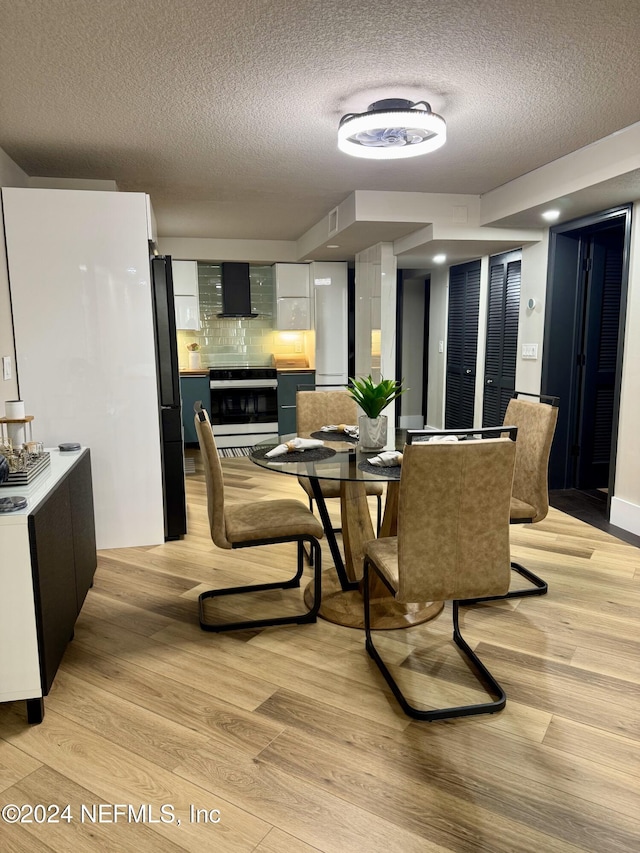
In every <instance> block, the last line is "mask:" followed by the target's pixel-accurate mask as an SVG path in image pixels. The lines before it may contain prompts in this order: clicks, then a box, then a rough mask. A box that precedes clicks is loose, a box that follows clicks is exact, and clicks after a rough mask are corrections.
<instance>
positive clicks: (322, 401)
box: [296, 386, 383, 532]
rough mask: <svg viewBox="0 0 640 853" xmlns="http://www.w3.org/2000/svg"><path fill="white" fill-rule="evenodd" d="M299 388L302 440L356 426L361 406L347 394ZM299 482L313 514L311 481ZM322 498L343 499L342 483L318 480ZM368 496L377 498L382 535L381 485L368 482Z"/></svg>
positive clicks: (297, 395)
mask: <svg viewBox="0 0 640 853" xmlns="http://www.w3.org/2000/svg"><path fill="white" fill-rule="evenodd" d="M305 387H309V386H303V387H302V388H299V389H298V391H297V392H296V429H297V433H298V435H300V436H309V435H311V433H312V432H317V431H318V430H319V429H320V428H321V427H323V426H328V425H329V424H336V425H339V424H357V423H358V406H357V404H356V401H355V400H354V399H353V397H352V396H351V395H350V394H349V393H348V392H347V391H345V390H341V389H335V388H334V389H333V390H330V391H329V390H327V391H323V390H321V389H319V388H318V386H316V390H303V389H304V388H305ZM298 482H299V483H300V485H301V486H302V488H303V489H304V490H305V492H306V493H307V497H308V498H309V509H311V510H313V489H312V486H311V481H310V479H309V478H308V477H300V478H298ZM318 482H319V484H320V488H321V490H322V496H323V497H324V498H325V499H326V498H339V497H340V481H339V480H319V481H318ZM365 490H366V493H367V495H375V497H376V499H377V505H378V506H377V526H376V529H377V531H378V532H379V531H380V524H381V522H382V494H383V485H382V483H375V482H372V481H371V482H368V483H366V484H365Z"/></svg>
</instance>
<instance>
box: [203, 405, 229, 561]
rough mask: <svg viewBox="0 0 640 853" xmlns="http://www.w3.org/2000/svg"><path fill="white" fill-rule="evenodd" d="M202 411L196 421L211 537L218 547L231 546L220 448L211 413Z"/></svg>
mask: <svg viewBox="0 0 640 853" xmlns="http://www.w3.org/2000/svg"><path fill="white" fill-rule="evenodd" d="M202 413H203V415H204V417H205V419H204V420H203V421H201V420H200V418H199V417H198V415H196V416H195V418H194V422H195V425H196V435H197V436H198V443H199V444H200V452H201V453H202V461H203V463H204V478H205V482H206V484H207V508H208V510H209V527H210V528H211V538H212V539H213V541H214V543H215V544H216V545H217V546H218V548H231V547H232V546H231V543H230V542H229V541H228V540H227V533H226V525H225V519H224V479H223V476H222V465H221V464H220V457H219V455H218V448H217V447H216V442H215V439H214V437H213V430H212V429H211V421H210V420H209V415H208V414H207V412H206V411H205V410H204V409H203V410H202Z"/></svg>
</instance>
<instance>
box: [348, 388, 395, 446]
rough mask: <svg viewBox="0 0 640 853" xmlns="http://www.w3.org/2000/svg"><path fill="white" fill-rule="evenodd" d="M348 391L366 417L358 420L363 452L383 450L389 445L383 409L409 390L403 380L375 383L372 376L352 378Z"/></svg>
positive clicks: (362, 416)
mask: <svg viewBox="0 0 640 853" xmlns="http://www.w3.org/2000/svg"><path fill="white" fill-rule="evenodd" d="M349 381H350V383H351V384H350V385H347V386H346V387H347V391H348V392H349V393H350V394H351V396H352V397H353V399H354V400H355V401H356V403H357V404H358V405H359V406H360V408H361V409H362V411H363V412H364V415H360V417H359V418H358V428H359V441H360V447H361V448H362V450H382V448H383V447H384V446H385V444H386V443H387V426H388V424H387V416H386V415H382V414H380V413H381V412H382V410H383V409H386V407H387V406H388V405H389V404H390V403H393V401H394V400H395V399H396V398H397V397H399V396H400V395H401V394H404V392H405V391H406V390H408V389H406V388H403V387H402V382H403V381H404V380H401V381H399V382H396V381H395V380H394V379H381V380H380V382H374V381H373V378H372V377H371V375H369V376H367V378H366V379H353V378H350V380H349Z"/></svg>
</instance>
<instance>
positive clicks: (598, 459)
mask: <svg viewBox="0 0 640 853" xmlns="http://www.w3.org/2000/svg"><path fill="white" fill-rule="evenodd" d="M587 251H588V253H589V257H588V258H587V267H588V270H587V274H586V284H587V287H586V315H585V339H584V344H583V353H584V357H583V361H584V365H583V369H582V383H581V384H582V406H581V411H580V424H579V435H578V442H577V451H578V465H577V473H578V477H577V484H576V485H577V487H578V488H579V489H597V488H603V487H605V486H607V485H608V481H609V459H610V455H611V433H612V429H613V406H614V388H615V374H616V363H617V356H618V323H619V317H620V293H621V283H622V259H623V247H622V240H621V237H620V235H619V234H618V233H615V232H612V231H605V232H603V233H600V234H595V235H594V236H593V237H592V238H591V239H590V241H589V244H588V250H587Z"/></svg>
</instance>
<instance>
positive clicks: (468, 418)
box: [444, 261, 480, 429]
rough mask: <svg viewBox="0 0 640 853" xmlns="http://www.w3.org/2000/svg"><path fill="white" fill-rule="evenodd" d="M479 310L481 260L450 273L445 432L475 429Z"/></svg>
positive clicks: (453, 268) (460, 266)
mask: <svg viewBox="0 0 640 853" xmlns="http://www.w3.org/2000/svg"><path fill="white" fill-rule="evenodd" d="M479 307H480V261H472V262H471V263H469V264H460V265H459V266H456V267H451V269H450V270H449V318H448V323H447V387H446V400H445V415H444V421H445V424H444V425H445V429H456V428H460V429H468V428H471V427H472V426H473V410H474V402H475V387H476V357H477V351H478V310H479Z"/></svg>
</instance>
